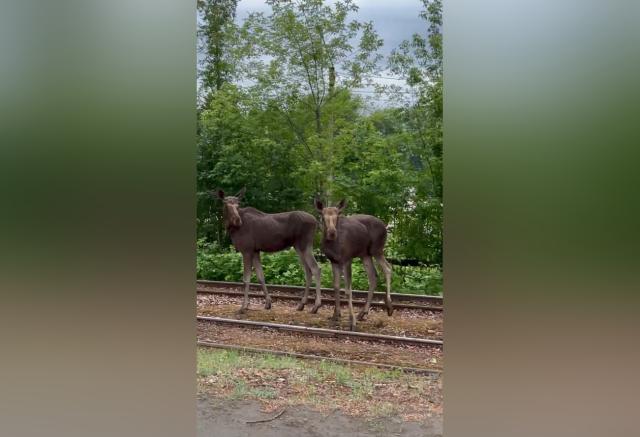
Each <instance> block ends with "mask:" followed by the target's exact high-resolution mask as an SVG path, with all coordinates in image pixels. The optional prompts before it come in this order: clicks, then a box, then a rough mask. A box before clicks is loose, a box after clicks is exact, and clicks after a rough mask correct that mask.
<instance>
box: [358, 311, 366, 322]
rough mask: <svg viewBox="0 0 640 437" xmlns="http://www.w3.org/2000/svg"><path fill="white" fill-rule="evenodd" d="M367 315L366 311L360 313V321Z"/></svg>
mask: <svg viewBox="0 0 640 437" xmlns="http://www.w3.org/2000/svg"><path fill="white" fill-rule="evenodd" d="M366 315H367V313H365V312H364V311H363V312H360V313H358V320H359V321H363V320H364V318H365V316H366Z"/></svg>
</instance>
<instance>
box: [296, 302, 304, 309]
mask: <svg viewBox="0 0 640 437" xmlns="http://www.w3.org/2000/svg"><path fill="white" fill-rule="evenodd" d="M304 305H305V304H303V303H302V302H300V303H299V304H298V306H297V307H296V311H302V310H303V309H304Z"/></svg>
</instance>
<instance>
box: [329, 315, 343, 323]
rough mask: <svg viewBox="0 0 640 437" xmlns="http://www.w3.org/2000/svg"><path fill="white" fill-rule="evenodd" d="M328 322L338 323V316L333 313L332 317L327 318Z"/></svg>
mask: <svg viewBox="0 0 640 437" xmlns="http://www.w3.org/2000/svg"><path fill="white" fill-rule="evenodd" d="M329 320H331V321H334V322H339V321H340V314H336V313H333V316H331V317H329Z"/></svg>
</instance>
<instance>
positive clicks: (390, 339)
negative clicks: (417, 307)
mask: <svg viewBox="0 0 640 437" xmlns="http://www.w3.org/2000/svg"><path fill="white" fill-rule="evenodd" d="M196 319H197V320H198V321H200V322H208V323H216V324H222V325H233V326H241V327H244V328H254V329H256V328H257V329H265V328H268V329H274V330H278V331H289V332H296V333H301V334H305V335H316V336H321V337H343V338H351V339H357V340H365V341H373V342H385V343H393V344H410V345H414V346H415V345H420V346H431V347H437V348H442V347H443V346H444V342H443V341H441V340H432V339H426V338H416V337H402V336H394V335H383V334H372V333H368V332H357V331H342V330H339V329H327V328H312V327H308V326H300V325H285V324H280V323H268V322H257V321H253V320H237V319H227V318H223V317H208V316H197V317H196Z"/></svg>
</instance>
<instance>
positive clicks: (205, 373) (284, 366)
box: [197, 347, 431, 418]
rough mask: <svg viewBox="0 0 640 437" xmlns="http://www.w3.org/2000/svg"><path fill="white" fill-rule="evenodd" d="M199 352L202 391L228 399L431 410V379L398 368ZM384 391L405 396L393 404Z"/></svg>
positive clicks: (389, 411)
mask: <svg viewBox="0 0 640 437" xmlns="http://www.w3.org/2000/svg"><path fill="white" fill-rule="evenodd" d="M197 354H198V362H197V373H198V376H199V377H200V378H202V379H200V380H199V389H203V390H210V391H211V392H212V393H216V394H217V395H219V396H223V397H226V398H230V399H238V400H239V399H258V400H261V401H263V402H267V403H270V405H280V406H285V405H288V404H291V403H293V404H295V405H299V404H304V405H312V406H315V407H318V408H320V409H326V408H327V407H329V408H340V409H343V410H344V411H350V410H351V411H359V413H357V414H364V415H365V416H366V417H372V418H376V417H377V418H385V417H391V416H398V415H399V414H401V413H403V412H410V413H411V414H414V415H415V414H422V413H423V412H425V413H424V414H426V411H428V409H429V408H430V407H429V405H430V404H428V402H431V401H428V399H429V397H430V395H429V391H428V390H426V389H427V388H428V387H429V386H430V384H431V382H430V380H428V379H425V378H424V377H420V376H418V375H413V374H406V373H403V372H401V371H399V370H394V371H388V370H383V369H377V368H365V367H360V366H355V367H350V366H347V365H343V364H339V363H334V362H331V361H308V360H299V359H297V358H291V357H286V356H279V355H271V354H252V353H244V352H238V351H227V350H222V349H211V348H206V347H201V348H198V350H197ZM200 384H201V385H200ZM381 390H382V392H383V393H389V391H390V390H391V391H392V392H393V393H395V394H397V395H400V394H401V395H402V397H401V398H402V399H403V400H404V401H403V402H402V403H399V404H397V403H394V402H392V401H390V400H389V399H388V398H385V396H384V395H381V394H380V393H381ZM271 403H275V404H271Z"/></svg>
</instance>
